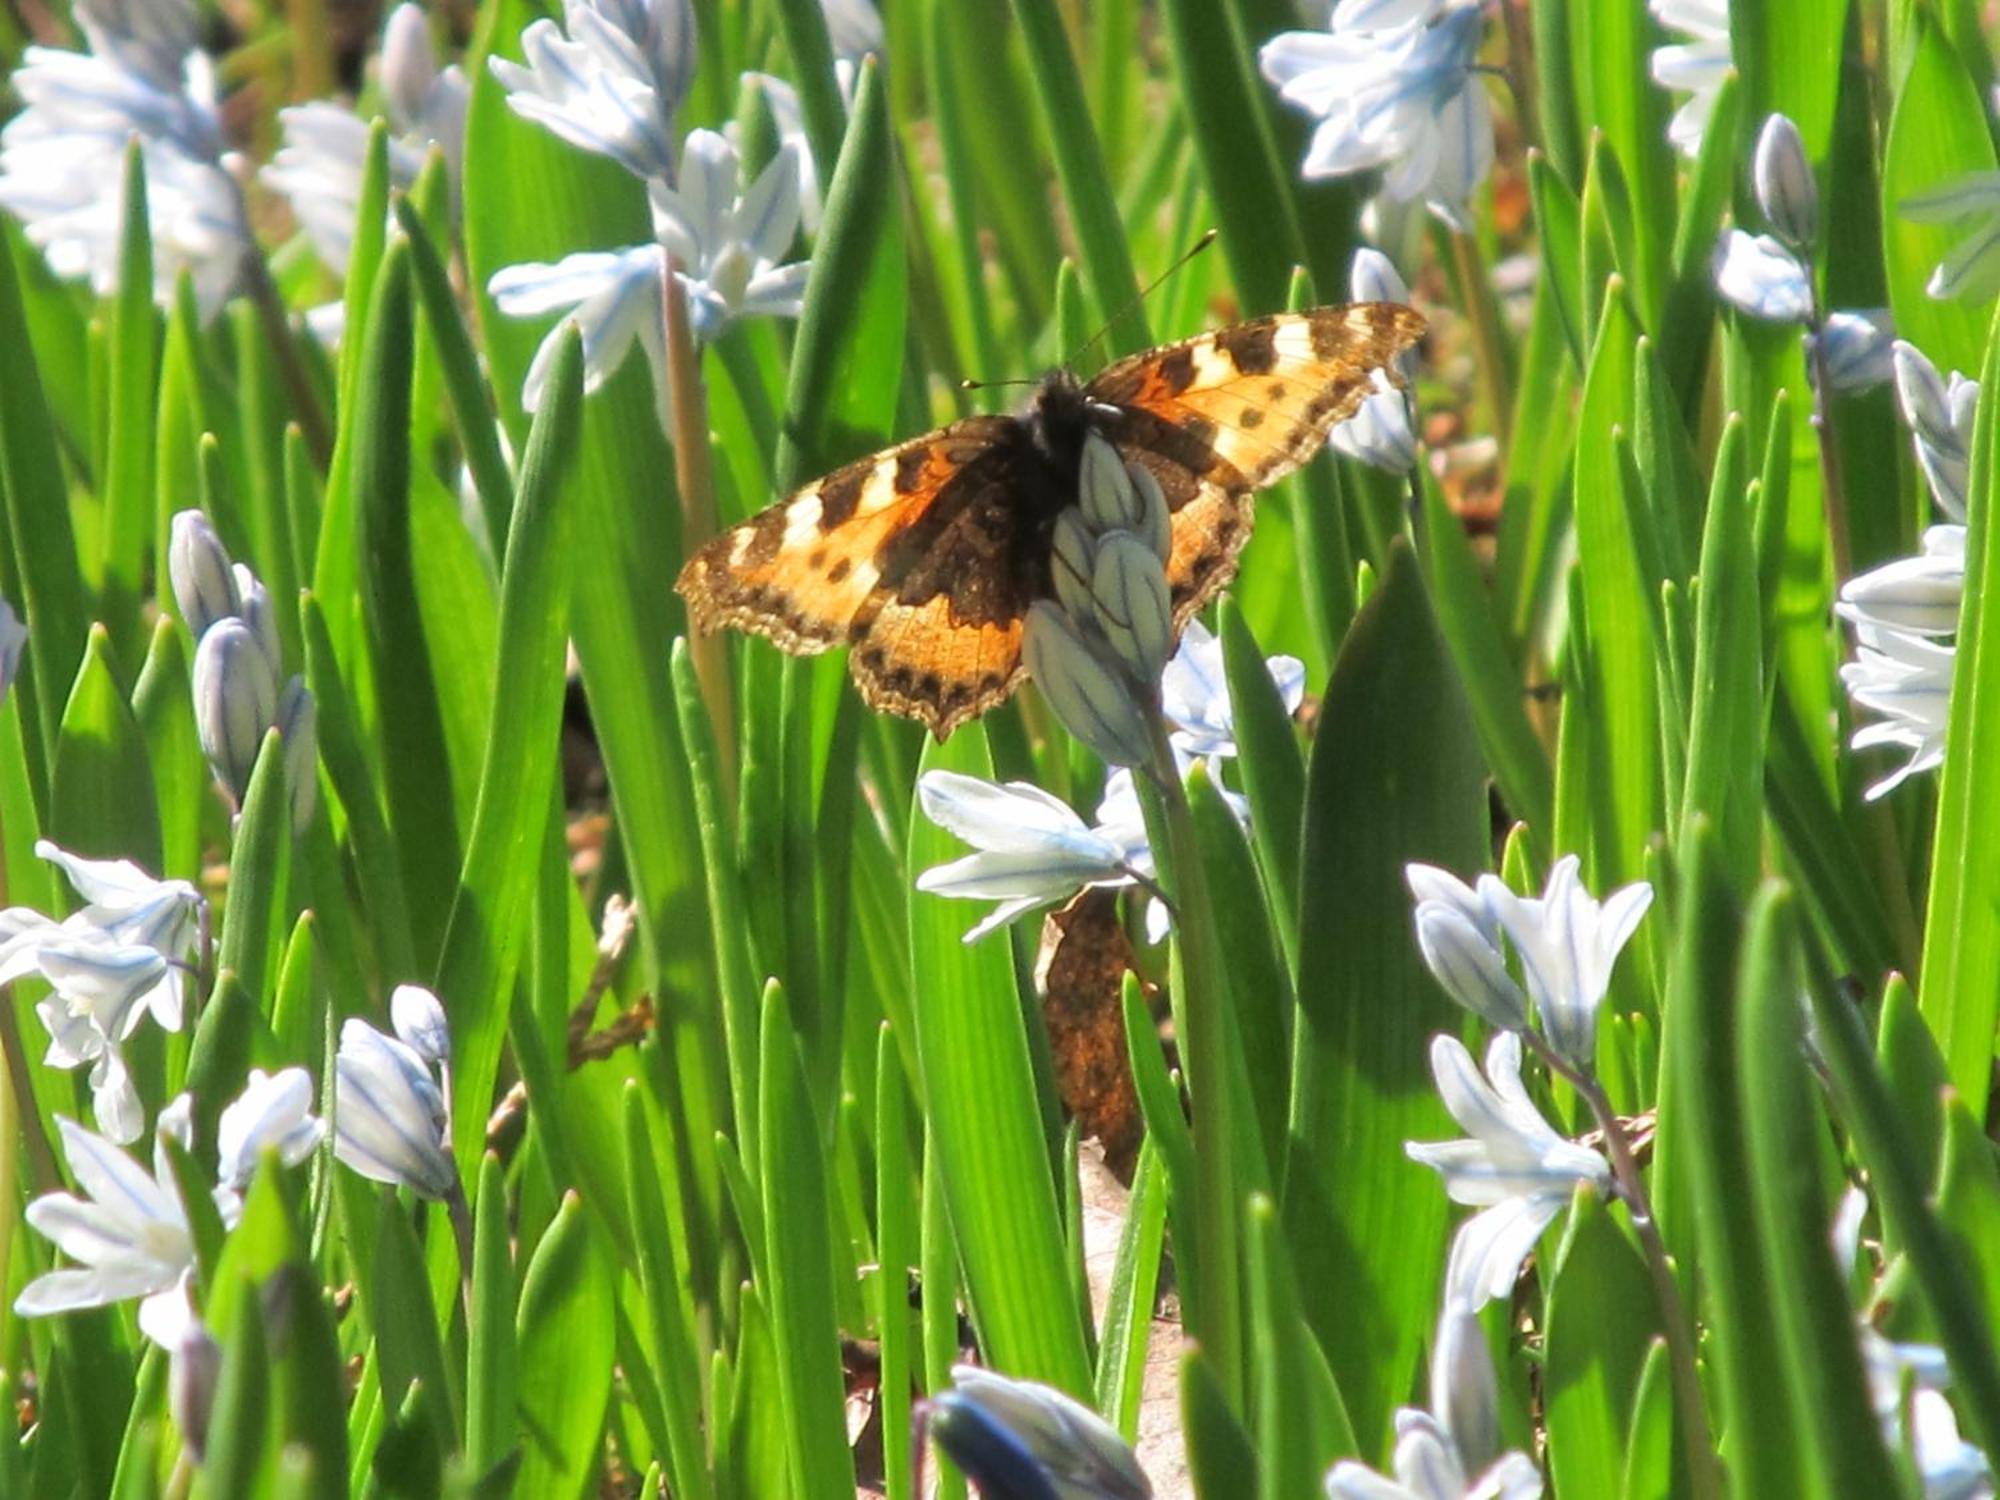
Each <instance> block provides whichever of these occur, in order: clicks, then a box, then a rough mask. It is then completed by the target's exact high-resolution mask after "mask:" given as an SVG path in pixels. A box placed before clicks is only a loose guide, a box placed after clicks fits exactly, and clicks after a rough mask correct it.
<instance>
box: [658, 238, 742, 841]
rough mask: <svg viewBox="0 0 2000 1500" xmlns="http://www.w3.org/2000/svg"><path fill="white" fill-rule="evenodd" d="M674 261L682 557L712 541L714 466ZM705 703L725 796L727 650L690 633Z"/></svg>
mask: <svg viewBox="0 0 2000 1500" xmlns="http://www.w3.org/2000/svg"><path fill="white" fill-rule="evenodd" d="M674 271H675V266H674V261H673V257H671V256H669V257H668V258H667V262H666V266H665V269H663V270H662V271H661V273H660V276H661V288H660V289H661V293H662V296H661V298H660V301H661V303H662V304H663V308H664V312H663V318H664V321H665V325H666V343H667V391H666V410H665V411H664V412H662V413H661V416H662V418H663V420H664V421H665V424H666V428H667V436H668V437H669V438H670V439H672V441H673V445H674V488H675V489H677V490H678V491H679V492H680V497H681V555H682V556H683V557H686V556H687V555H689V554H690V553H692V552H693V551H694V550H695V548H697V547H699V546H700V545H701V544H702V543H703V542H705V541H707V540H708V539H709V538H710V537H712V536H714V535H715V533H716V531H717V529H718V527H719V522H718V521H717V519H716V508H715V465H714V462H713V458H712V455H711V454H710V453H709V451H708V387H707V386H706V385H704V384H703V383H702V376H701V350H700V349H699V348H698V347H697V346H696V344H695V341H694V331H693V330H692V329H691V328H690V327H689V326H688V310H687V297H686V295H685V294H684V293H683V292H682V291H681V284H680V280H679V278H678V277H677V276H676V275H675V274H674ZM688 650H689V651H690V652H691V653H692V655H693V657H694V673H695V677H696V678H697V679H698V680H699V681H700V683H701V697H702V702H704V703H705V704H707V705H708V718H709V722H710V723H711V724H713V725H714V726H715V749H716V758H717V760H718V762H719V763H720V766H721V770H722V785H723V790H724V793H725V795H726V796H727V797H729V799H730V800H732V801H733V800H734V798H735V792H736V708H735V703H734V698H733V693H732V690H731V684H730V680H729V652H728V648H727V647H726V646H725V645H724V644H723V641H722V637H721V636H720V635H710V634H708V633H707V632H705V631H699V630H691V631H689V632H688Z"/></svg>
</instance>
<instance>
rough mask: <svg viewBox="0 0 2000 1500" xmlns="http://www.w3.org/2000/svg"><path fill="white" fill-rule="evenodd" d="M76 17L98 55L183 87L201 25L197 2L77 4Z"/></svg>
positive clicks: (85, 0) (90, 0) (103, 0)
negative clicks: (181, 80) (181, 82)
mask: <svg viewBox="0 0 2000 1500" xmlns="http://www.w3.org/2000/svg"><path fill="white" fill-rule="evenodd" d="M72 13H73V15H74V17H75V20H76V23H77V25H79V26H81V27H82V28H83V34H84V37H85V39H86V40H88V42H89V43H90V50H91V52H92V53H93V54H95V55H96V56H98V57H104V58H110V59H111V60H112V61H114V62H116V63H117V64H118V65H119V66H120V67H122V68H123V69H125V71H126V72H128V73H134V74H137V75H138V76H139V77H141V78H144V79H146V80H148V81H149V82H151V83H153V84H155V85H156V86H157V87H160V88H163V89H172V88H176V87H178V86H179V84H180V79H181V69H182V67H183V66H184V65H185V63H186V61H187V56H188V54H189V53H190V52H192V51H193V50H194V48H195V41H196V33H197V28H198V26H199V24H200V22H199V19H198V17H197V16H196V14H195V8H194V4H193V0H77V4H76V6H75V7H74V9H73V12H72Z"/></svg>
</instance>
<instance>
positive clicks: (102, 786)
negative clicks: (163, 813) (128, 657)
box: [46, 625, 160, 871]
mask: <svg viewBox="0 0 2000 1500" xmlns="http://www.w3.org/2000/svg"><path fill="white" fill-rule="evenodd" d="M66 697H67V701H66V702H65V703H64V706H63V711H62V726H61V730H60V733H59V735H58V737H57V739H56V741H55V774H54V777H53V782H52V787H51V797H50V802H51V807H50V814H49V819H48V822H47V824H46V827H47V829H48V836H49V837H50V838H52V839H54V840H55V841H56V843H58V844H60V845H62V847H63V848H65V849H67V850H69V851H70V852H71V853H72V854H82V855H86V856H89V857H92V858H99V859H110V858H119V859H130V860H134V861H136V862H137V863H138V864H139V865H140V866H141V867H142V868H143V869H146V870H153V871H157V870H158V869H159V868H160V819H159V812H158V810H157V808H156V806H155V804H154V800H153V773H152V770H151V768H150V766H149V765H148V763H147V756H146V742H145V739H144V737H143V736H142V735H141V734H140V732H139V724H138V721H137V720H136V719H134V718H133V717H132V710H131V709H130V708H129V707H128V706H127V705H126V702H125V696H124V694H123V693H122V692H120V691H119V688H118V682H117V679H116V676H115V674H114V671H113V668H112V663H111V637H110V635H109V633H108V632H107V631H106V630H105V629H104V627H103V626H102V625H94V626H92V627H91V630H90V636H89V649H88V651H87V652H86V654H85V656H84V659H83V664H82V670H81V671H79V672H78V673H77V678H76V685H75V686H74V687H73V688H71V689H69V691H68V693H67V695H66Z"/></svg>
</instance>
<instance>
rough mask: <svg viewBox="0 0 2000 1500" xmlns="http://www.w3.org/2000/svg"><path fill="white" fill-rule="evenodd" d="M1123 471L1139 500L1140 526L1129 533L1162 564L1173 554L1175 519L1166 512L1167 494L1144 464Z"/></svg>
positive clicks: (1134, 465) (1128, 467) (1127, 466)
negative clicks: (1127, 475)
mask: <svg viewBox="0 0 2000 1500" xmlns="http://www.w3.org/2000/svg"><path fill="white" fill-rule="evenodd" d="M1125 472H1126V473H1127V474H1130V475H1131V476H1132V489H1133V492H1134V493H1135V494H1137V495H1138V497H1139V524H1138V525H1137V526H1135V527H1133V528H1132V531H1133V533H1134V534H1135V535H1136V536H1138V538H1139V539H1140V540H1141V541H1143V542H1144V543H1145V544H1146V545H1147V546H1148V547H1150V548H1152V550H1153V555H1154V556H1155V557H1157V558H1159V560H1160V562H1161V563H1162V564H1164V563H1165V562H1166V561H1167V559H1168V558H1170V557H1172V556H1173V555H1174V518H1173V515H1172V513H1171V512H1170V511H1168V509H1167V497H1166V493H1165V492H1164V491H1163V490H1161V488H1160V481H1159V479H1158V478H1157V477H1156V476H1155V475H1154V473H1153V471H1152V470H1151V469H1149V468H1147V467H1146V466H1145V465H1144V464H1127V465H1126V466H1125Z"/></svg>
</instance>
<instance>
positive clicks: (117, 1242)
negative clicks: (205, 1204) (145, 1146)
mask: <svg viewBox="0 0 2000 1500" xmlns="http://www.w3.org/2000/svg"><path fill="white" fill-rule="evenodd" d="M183 1097H185V1096H183ZM186 1120H187V1116H186V1114H185V1113H184V1112H183V1111H173V1112H171V1113H170V1112H164V1111H163V1112H162V1114H161V1116H160V1133H161V1134H162V1135H165V1134H169V1133H178V1132H179V1131H181V1130H183V1129H184V1128H185V1124H186ZM56 1129H57V1130H58V1131H60V1132H61V1134H62V1143H63V1155H64V1156H65V1157H66V1158H67V1160H68V1162H69V1170H70V1175H71V1176H72V1177H74V1178H75V1179H76V1184H77V1186H78V1187H79V1188H81V1189H82V1190H83V1193H84V1194H85V1196H84V1197H82V1198H78V1197H76V1196H74V1195H72V1194H70V1193H48V1194H45V1195H44V1196H42V1197H40V1198H37V1199H36V1200H35V1201H34V1202H33V1203H31V1204H29V1205H28V1223H29V1224H30V1225H31V1226H33V1227H34V1229H35V1230H36V1231H37V1232H39V1233H40V1234H42V1235H44V1236H46V1237H47V1238H49V1239H51V1240H54V1241H55V1243H56V1245H57V1247H58V1248H59V1249H61V1250H62V1251H63V1253H64V1254H66V1255H68V1256H69V1257H70V1259H71V1260H74V1261H77V1262H79V1264H78V1265H75V1266H65V1267H62V1268H61V1269H58V1270H54V1271H49V1272H46V1273H45V1274H43V1275H41V1276H37V1277H36V1278H35V1279H34V1280H33V1281H31V1282H29V1283H28V1285H27V1286H26V1287H25V1288H23V1289H22V1292H21V1295H20V1296H19V1297H17V1298H16V1299H15V1301H14V1311H15V1312H17V1313H20V1314H21V1315H22V1316H23V1317H30V1318H35V1317H45V1316H47V1315H48V1314H50V1313H59V1312H71V1311H75V1310H77V1309H80V1308H86V1307H107V1306H109V1305H110V1304H111V1303H113V1302H123V1301H125V1300H126V1299H127V1298H130V1297H143V1298H145V1299H146V1300H145V1301H144V1302H143V1303H142V1304H141V1305H140V1308H139V1327H140V1328H141V1329H142V1330H144V1331H145V1332H146V1334H147V1335H148V1337H152V1336H154V1332H155V1330H156V1329H157V1330H159V1331H160V1332H161V1333H169V1332H170V1331H172V1330H178V1329H179V1328H180V1327H181V1326H182V1324H183V1323H184V1322H185V1318H186V1311H185V1309H186V1293H185V1292H184V1291H183V1290H182V1288H181V1277H182V1275H183V1273H185V1272H186V1271H188V1270H189V1269H191V1268H192V1267H193V1265H194V1241H193V1239H192V1237H191V1236H190V1235H189V1233H188V1222H187V1211H186V1209H185V1208H184V1207H183V1206H182V1204H181V1196H180V1190H179V1188H178V1187H176V1186H175V1183H174V1176H173V1169H172V1168H171V1166H169V1164H168V1161H167V1153H166V1150H165V1148H164V1147H163V1146H162V1145H161V1144H160V1143H159V1141H158V1140H157V1139H156V1140H155V1142H154V1147H153V1151H154V1165H153V1171H152V1173H151V1174H150V1175H148V1173H147V1172H146V1171H145V1169H144V1168H142V1167H141V1166H140V1165H139V1164H138V1163H137V1162H136V1161H134V1160H133V1159H132V1158H131V1157H130V1156H128V1155H126V1154H125V1152H123V1151H121V1150H120V1149H119V1148H118V1147H116V1146H114V1145H113V1144H112V1143H111V1142H110V1141H108V1140H106V1139H105V1138H104V1137H103V1136H101V1135H98V1134H96V1133H95V1132H93V1131H89V1130H85V1129H84V1128H83V1127H82V1126H81V1125H79V1124H77V1123H76V1122H75V1121H74V1120H69V1119H65V1118H64V1117H63V1116H61V1115H58V1116H56ZM182 1144H183V1145H185V1144H186V1141H185V1139H183V1141H182ZM176 1303H178V1304H179V1305H176Z"/></svg>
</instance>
